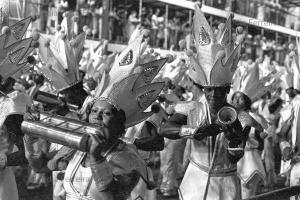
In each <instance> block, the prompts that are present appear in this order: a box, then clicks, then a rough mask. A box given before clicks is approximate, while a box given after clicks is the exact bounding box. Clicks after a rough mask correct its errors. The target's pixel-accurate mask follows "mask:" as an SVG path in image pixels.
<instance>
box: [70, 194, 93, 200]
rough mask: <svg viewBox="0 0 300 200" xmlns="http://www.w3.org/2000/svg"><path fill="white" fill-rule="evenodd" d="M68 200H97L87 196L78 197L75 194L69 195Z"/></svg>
mask: <svg viewBox="0 0 300 200" xmlns="http://www.w3.org/2000/svg"><path fill="white" fill-rule="evenodd" d="M66 200H95V199H93V198H91V197H87V196H77V195H75V194H70V193H67V194H66Z"/></svg>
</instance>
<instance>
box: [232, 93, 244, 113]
mask: <svg viewBox="0 0 300 200" xmlns="http://www.w3.org/2000/svg"><path fill="white" fill-rule="evenodd" d="M232 104H233V106H234V107H235V108H236V109H238V110H245V109H246V97H245V95H244V94H243V93H241V92H236V93H234V94H233V96H232Z"/></svg>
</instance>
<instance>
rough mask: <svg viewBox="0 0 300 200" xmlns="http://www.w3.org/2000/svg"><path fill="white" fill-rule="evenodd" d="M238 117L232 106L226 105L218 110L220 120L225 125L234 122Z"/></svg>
mask: <svg viewBox="0 0 300 200" xmlns="http://www.w3.org/2000/svg"><path fill="white" fill-rule="evenodd" d="M237 119H238V114H237V111H236V110H235V109H234V108H232V107H229V106H224V107H223V108H221V109H220V110H219V112H218V120H219V122H220V123H221V124H223V125H230V124H233V123H234V122H235V121H236V120H237Z"/></svg>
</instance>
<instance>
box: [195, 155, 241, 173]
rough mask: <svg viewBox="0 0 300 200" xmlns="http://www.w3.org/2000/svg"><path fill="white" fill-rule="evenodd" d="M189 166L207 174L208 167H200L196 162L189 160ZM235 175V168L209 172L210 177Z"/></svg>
mask: <svg viewBox="0 0 300 200" xmlns="http://www.w3.org/2000/svg"><path fill="white" fill-rule="evenodd" d="M190 162H191V164H193V165H195V166H196V167H198V168H199V169H201V170H202V171H204V172H206V173H208V172H209V167H207V166H204V165H201V164H199V163H197V162H195V161H194V160H193V159H190ZM236 173H237V168H236V166H234V167H231V168H227V169H217V170H212V171H211V177H224V176H233V175H236Z"/></svg>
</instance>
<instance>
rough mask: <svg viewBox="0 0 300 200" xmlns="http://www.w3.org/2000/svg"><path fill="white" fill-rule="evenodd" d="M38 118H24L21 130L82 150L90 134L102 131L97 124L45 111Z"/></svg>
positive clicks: (85, 147) (84, 149) (86, 145)
mask: <svg viewBox="0 0 300 200" xmlns="http://www.w3.org/2000/svg"><path fill="white" fill-rule="evenodd" d="M39 118H40V120H39V121H34V120H24V121H23V122H22V124H21V129H22V131H23V132H24V133H25V134H28V135H30V136H34V137H38V138H43V139H45V140H48V141H50V142H53V143H57V144H61V145H64V146H67V147H70V148H73V149H76V150H80V151H83V152H87V151H88V141H89V138H90V134H99V133H100V134H101V133H102V132H101V130H100V129H99V127H98V126H96V125H92V124H89V123H86V122H82V121H78V120H73V119H69V118H65V117H61V116H55V115H50V114H47V113H40V117H39Z"/></svg>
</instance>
